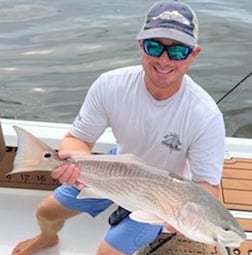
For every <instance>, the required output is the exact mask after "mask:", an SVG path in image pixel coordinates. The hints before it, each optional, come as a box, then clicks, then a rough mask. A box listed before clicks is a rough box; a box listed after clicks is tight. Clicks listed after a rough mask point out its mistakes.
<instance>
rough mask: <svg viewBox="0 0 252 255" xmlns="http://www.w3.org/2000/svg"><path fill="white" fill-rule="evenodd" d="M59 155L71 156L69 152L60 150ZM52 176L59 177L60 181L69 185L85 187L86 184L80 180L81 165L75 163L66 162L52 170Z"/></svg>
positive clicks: (63, 156) (79, 187)
mask: <svg viewBox="0 0 252 255" xmlns="http://www.w3.org/2000/svg"><path fill="white" fill-rule="evenodd" d="M58 156H59V158H60V159H62V160H64V159H68V158H71V153H69V152H59V153H58ZM51 175H52V177H53V178H55V179H58V180H59V182H60V183H66V184H69V185H75V186H76V187H77V188H78V189H80V190H81V189H83V188H84V184H83V183H81V182H80V181H78V177H79V175H80V169H79V167H78V166H77V165H76V164H74V163H65V164H63V165H61V166H59V167H57V168H55V169H54V170H53V171H52V174H51Z"/></svg>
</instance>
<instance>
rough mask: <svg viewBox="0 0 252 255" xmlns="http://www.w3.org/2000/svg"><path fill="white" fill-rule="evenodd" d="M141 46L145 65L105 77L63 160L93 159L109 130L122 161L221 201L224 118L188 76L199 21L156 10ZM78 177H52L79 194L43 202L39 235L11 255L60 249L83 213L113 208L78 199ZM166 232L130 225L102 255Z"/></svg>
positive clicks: (163, 7)
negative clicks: (186, 182) (170, 172)
mask: <svg viewBox="0 0 252 255" xmlns="http://www.w3.org/2000/svg"><path fill="white" fill-rule="evenodd" d="M137 40H138V45H139V52H140V58H141V63H142V65H141V66H131V67H126V68H121V69H117V70H113V71H110V72H107V73H104V74H102V75H101V76H100V77H99V78H98V79H97V80H96V81H95V82H94V83H93V84H92V86H91V87H90V89H89V91H88V94H87V96H86V98H85V101H84V103H83V105H82V107H81V109H80V112H79V114H78V116H77V117H76V119H75V121H74V123H73V125H72V128H71V130H70V131H69V133H68V134H67V135H66V136H65V138H64V139H63V141H62V143H61V146H60V150H59V157H60V158H62V159H65V158H68V157H70V156H71V154H72V153H74V154H76V153H83V154H84V153H86V154H89V153H90V152H91V150H92V147H93V145H94V143H95V142H96V140H97V139H98V138H99V136H100V135H101V134H102V133H103V131H104V130H105V129H106V128H107V127H108V126H111V127H112V130H113V132H114V135H115V137H116V140H117V144H118V147H117V152H116V153H133V154H135V155H136V156H138V157H140V158H141V159H142V160H144V161H145V162H146V163H148V164H150V165H153V166H157V167H160V168H163V169H174V171H176V173H177V174H179V175H181V176H185V177H187V178H191V179H192V180H193V181H195V182H196V183H197V184H198V185H200V186H201V187H202V188H204V189H206V190H207V191H209V192H210V193H211V194H212V195H214V196H217V194H218V185H219V182H220V178H221V174H222V166H223V158H224V137H225V129H224V123H223V117H222V114H221V112H220V111H219V109H218V107H217V106H216V104H215V102H214V101H213V99H212V98H211V97H210V96H209V95H208V94H207V92H205V91H204V90H203V89H202V88H201V87H200V86H199V85H197V84H196V83H195V82H194V81H193V80H192V79H191V78H190V77H189V76H188V75H186V72H187V71H188V68H189V66H190V65H191V63H192V62H193V61H194V60H195V58H196V57H197V56H198V55H199V53H200V51H201V48H200V46H199V45H198V44H197V42H198V21H197V18H196V15H195V13H194V12H193V10H192V9H191V8H190V7H189V6H188V5H186V4H184V3H183V2H180V1H175V0H171V1H162V2H157V3H156V4H154V5H153V6H152V7H151V9H150V10H149V12H148V13H147V16H146V19H145V22H144V25H143V27H142V28H141V30H140V32H139V33H138V35H137ZM79 171H80V170H79V169H78V168H77V167H76V166H75V165H74V164H72V165H64V166H62V167H60V168H57V169H55V170H54V172H53V174H52V175H53V177H54V178H58V179H59V181H60V182H62V183H64V182H66V183H68V184H70V185H74V186H66V185H62V186H61V187H59V188H58V189H56V190H55V192H54V193H53V194H51V195H50V196H49V197H47V198H45V199H44V200H43V201H42V202H41V204H40V205H39V207H38V211H37V219H38V223H39V225H40V228H41V233H40V234H39V235H38V236H36V237H34V238H32V239H30V240H26V241H24V242H22V243H20V244H18V245H17V246H16V248H15V249H14V250H13V252H12V255H31V254H34V252H36V251H37V250H40V249H42V248H45V247H50V246H53V245H55V244H56V243H57V242H58V236H57V233H58V231H59V230H60V229H61V227H62V226H63V224H64V221H65V220H66V219H68V218H69V217H72V216H75V215H77V214H79V213H80V212H87V213H89V214H90V215H92V216H93V217H95V216H96V215H97V214H99V213H100V212H102V211H104V210H105V209H106V208H107V207H108V206H110V205H111V204H112V202H111V201H109V200H106V199H96V200H94V199H92V200H90V199H88V200H87V199H84V200H77V199H75V197H76V196H77V194H78V193H79V189H81V188H82V187H83V184H82V183H78V181H77V179H78V175H79ZM84 227H85V226H84ZM168 228H169V227H168ZM161 230H162V226H157V225H155V226H154V225H151V224H144V223H139V222H135V221H133V220H131V219H129V217H125V218H124V219H122V220H121V221H120V222H119V223H118V224H114V225H113V226H112V227H111V228H110V229H109V230H108V233H107V235H106V237H105V239H104V241H103V242H102V243H101V244H100V246H99V247H98V250H97V254H98V255H105V254H106V255H108V254H109V255H121V254H133V253H134V252H135V251H137V250H138V249H140V248H141V247H143V246H144V245H146V244H147V243H150V242H152V241H153V240H154V239H155V238H156V237H157V236H158V235H159V234H160V232H161ZM84 231H85V229H84Z"/></svg>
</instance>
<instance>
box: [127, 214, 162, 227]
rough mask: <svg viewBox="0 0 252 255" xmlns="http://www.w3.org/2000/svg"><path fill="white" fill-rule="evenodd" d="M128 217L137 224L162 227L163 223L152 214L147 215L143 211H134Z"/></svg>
mask: <svg viewBox="0 0 252 255" xmlns="http://www.w3.org/2000/svg"><path fill="white" fill-rule="evenodd" d="M129 217H130V218H131V219H132V220H134V221H137V222H142V223H149V224H153V225H163V224H164V221H163V220H162V219H160V218H159V217H157V216H156V215H154V214H151V213H147V212H144V211H134V212H132V213H131V214H130V215H129Z"/></svg>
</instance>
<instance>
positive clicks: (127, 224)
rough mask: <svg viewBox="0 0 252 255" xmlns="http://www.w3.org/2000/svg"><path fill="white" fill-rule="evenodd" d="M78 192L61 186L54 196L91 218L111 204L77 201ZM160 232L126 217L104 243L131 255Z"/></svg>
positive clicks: (66, 205)
mask: <svg viewBox="0 0 252 255" xmlns="http://www.w3.org/2000/svg"><path fill="white" fill-rule="evenodd" d="M110 154H114V153H110ZM79 192H80V191H79V190H78V189H77V188H75V187H72V186H69V185H65V184H63V185H61V186H60V187H58V188H57V189H55V190H54V196H55V198H56V199H57V200H58V201H59V202H60V203H61V204H62V205H63V206H64V207H66V208H69V209H72V210H76V211H80V212H86V213H88V214H90V215H91V216H93V217H95V216H97V215H98V214H99V213H101V212H103V211H104V210H106V209H107V208H108V207H109V206H110V205H112V204H113V202H112V201H111V200H109V199H90V198H84V199H77V198H76V196H77V195H78V194H79ZM161 231H162V226H161V225H152V224H148V223H140V222H137V221H133V220H131V219H130V218H129V217H127V218H125V219H123V220H122V221H121V222H120V223H119V224H117V225H115V226H112V227H110V229H109V230H108V233H107V234H106V236H105V241H106V242H107V243H108V244H109V245H111V246H112V247H114V248H115V249H117V250H119V251H121V252H122V253H125V254H133V253H134V252H135V251H137V250H139V249H140V248H142V247H143V246H145V245H147V244H149V243H150V242H152V241H154V240H155V239H156V237H157V236H158V235H159V234H160V233H161Z"/></svg>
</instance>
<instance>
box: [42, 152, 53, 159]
mask: <svg viewBox="0 0 252 255" xmlns="http://www.w3.org/2000/svg"><path fill="white" fill-rule="evenodd" d="M51 157H52V153H50V152H46V153H45V154H44V158H51Z"/></svg>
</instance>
